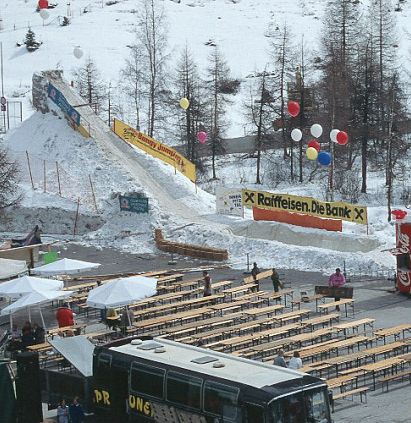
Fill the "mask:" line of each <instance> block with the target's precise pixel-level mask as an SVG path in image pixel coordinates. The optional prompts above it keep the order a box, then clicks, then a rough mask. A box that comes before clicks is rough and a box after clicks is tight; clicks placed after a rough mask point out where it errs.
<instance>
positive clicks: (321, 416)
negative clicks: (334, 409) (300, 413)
mask: <svg viewBox="0 0 411 423" xmlns="http://www.w3.org/2000/svg"><path fill="white" fill-rule="evenodd" d="M326 395H327V392H326V391H325V390H313V391H305V392H304V400H305V401H304V402H305V408H306V413H307V422H308V423H327V422H329V421H330V410H329V407H328V403H327V397H326Z"/></svg>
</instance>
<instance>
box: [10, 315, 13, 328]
mask: <svg viewBox="0 0 411 423" xmlns="http://www.w3.org/2000/svg"><path fill="white" fill-rule="evenodd" d="M12 330H13V313H10V331H12Z"/></svg>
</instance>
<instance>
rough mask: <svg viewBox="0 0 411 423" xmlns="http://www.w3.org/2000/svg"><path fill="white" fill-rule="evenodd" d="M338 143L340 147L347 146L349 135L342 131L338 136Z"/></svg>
mask: <svg viewBox="0 0 411 423" xmlns="http://www.w3.org/2000/svg"><path fill="white" fill-rule="evenodd" d="M337 142H338V144H340V145H345V144H347V142H348V134H347V133H346V132H344V131H340V132H338V134H337Z"/></svg>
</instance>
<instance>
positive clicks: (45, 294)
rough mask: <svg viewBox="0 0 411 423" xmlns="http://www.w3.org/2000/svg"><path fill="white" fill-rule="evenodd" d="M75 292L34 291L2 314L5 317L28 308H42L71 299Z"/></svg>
mask: <svg viewBox="0 0 411 423" xmlns="http://www.w3.org/2000/svg"><path fill="white" fill-rule="evenodd" d="M73 292H74V291H42V292H39V291H33V292H30V293H28V294H26V295H24V296H23V297H21V298H19V299H18V300H17V301H15V302H14V303H11V304H10V305H8V306H7V307H5V308H3V310H1V313H0V314H1V315H2V316H5V315H8V314H12V313H14V312H15V311H18V310H21V309H23V308H26V307H33V306H40V305H42V304H44V303H48V302H49V301H53V300H58V299H60V298H66V297H69V296H70V295H71V294H72V293H73Z"/></svg>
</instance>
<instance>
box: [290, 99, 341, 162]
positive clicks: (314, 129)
mask: <svg viewBox="0 0 411 423" xmlns="http://www.w3.org/2000/svg"><path fill="white" fill-rule="evenodd" d="M288 113H289V114H290V115H291V116H292V117H296V116H298V114H299V113H300V105H299V104H298V103H297V102H296V101H289V102H288ZM310 133H311V135H312V136H313V139H312V140H310V141H309V143H308V145H307V150H306V155H307V159H308V160H317V161H318V163H320V164H321V165H323V166H329V165H330V163H331V160H332V157H331V154H330V153H328V152H327V151H320V150H321V146H320V143H319V142H318V141H317V139H316V138H320V137H321V135H322V134H323V128H322V126H321V125H320V124H318V123H314V125H312V126H311V128H310ZM302 138H303V133H302V131H301V129H298V128H295V129H293V130H292V131H291V139H292V140H293V141H296V142H299V141H301V140H302ZM330 139H331V141H333V142H335V143H337V144H340V145H345V144H347V142H348V134H347V133H346V132H344V131H340V130H339V129H333V130H332V131H331V132H330Z"/></svg>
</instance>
